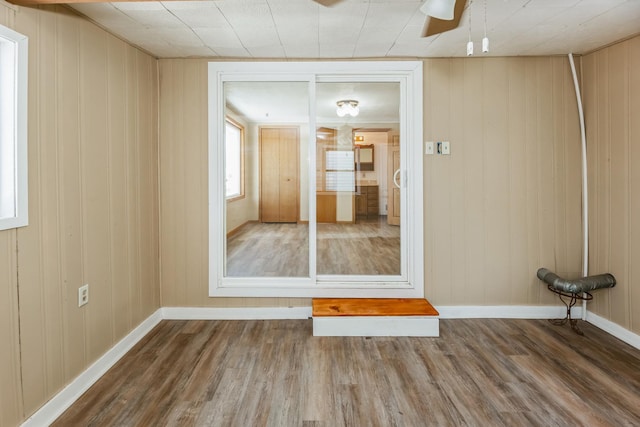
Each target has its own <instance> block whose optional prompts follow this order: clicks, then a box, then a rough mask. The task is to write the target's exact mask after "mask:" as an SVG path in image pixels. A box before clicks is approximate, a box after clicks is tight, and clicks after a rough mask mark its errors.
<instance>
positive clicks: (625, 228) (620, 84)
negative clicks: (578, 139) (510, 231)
mask: <svg viewBox="0 0 640 427" xmlns="http://www.w3.org/2000/svg"><path fill="white" fill-rule="evenodd" d="M582 66H583V76H582V77H583V80H582V82H583V87H584V93H583V96H584V104H585V121H586V128H587V144H588V150H587V153H588V164H589V199H590V200H589V204H590V209H589V216H590V220H589V230H590V231H589V232H590V241H589V253H590V256H589V262H590V272H591V273H592V274H597V273H603V272H610V273H612V274H613V275H614V276H615V277H616V279H617V282H618V283H617V285H616V287H615V288H613V289H611V290H606V291H600V292H597V293H596V294H595V295H594V297H595V298H594V301H593V302H591V303H590V305H589V310H591V311H593V312H595V313H597V314H598V315H600V316H603V317H605V318H606V319H609V320H611V321H613V322H615V323H617V324H619V325H621V326H623V327H625V328H627V329H630V330H631V331H633V332H635V333H640V312H639V310H640V309H639V307H640V37H635V38H632V39H630V40H627V41H624V42H621V43H617V44H615V45H613V46H610V47H607V48H604V49H602V50H599V51H597V52H594V53H591V54H589V55H586V56H585V57H584V58H583V63H582Z"/></svg>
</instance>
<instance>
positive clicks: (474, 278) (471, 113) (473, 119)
mask: <svg viewBox="0 0 640 427" xmlns="http://www.w3.org/2000/svg"><path fill="white" fill-rule="evenodd" d="M458 61H460V62H461V64H460V65H461V66H462V67H463V70H464V71H463V81H462V82H452V83H451V84H462V87H463V90H464V106H463V109H462V112H459V111H455V112H453V113H452V114H455V117H454V120H453V121H452V126H453V125H455V126H461V127H462V128H463V129H464V131H463V133H462V138H463V139H462V140H461V141H451V143H452V144H453V145H454V147H455V148H452V150H451V153H452V154H451V155H452V156H457V155H463V156H464V170H462V171H454V172H453V173H462V174H463V175H464V177H465V189H466V190H465V201H464V206H460V207H456V208H458V209H463V210H464V212H465V218H464V223H463V224H456V227H458V226H462V227H464V230H465V236H464V240H465V246H466V254H465V258H466V260H467V262H466V264H465V268H464V270H465V281H464V282H463V283H458V284H456V286H455V287H457V288H458V289H459V291H458V292H456V294H455V295H454V296H453V298H452V301H451V303H452V304H469V305H471V304H481V301H483V300H484V299H485V289H484V287H485V285H486V282H485V280H486V277H485V256H486V254H485V251H484V250H485V248H484V244H485V240H484V238H485V233H484V230H485V215H484V214H485V210H484V195H483V189H484V186H485V168H484V162H483V161H481V160H482V159H483V158H484V150H485V141H484V140H483V131H482V124H483V121H484V116H483V108H482V106H481V105H479V104H480V102H481V100H482V91H483V89H482V86H483V83H484V76H483V74H482V71H483V69H482V68H483V61H481V60H480V61H476V60H474V61H471V60H469V61H462V60H457V61H456V62H458ZM460 65H459V66H460ZM429 96H433V95H432V94H429ZM432 102H437V99H435V100H432ZM429 127H430V124H427V125H426V126H425V128H426V129H427V131H428V129H429ZM450 129H451V128H449V129H447V131H450ZM460 142H462V144H461V143H460ZM434 182H438V183H439V185H442V184H443V182H441V181H440V180H439V179H438V177H436V178H435V179H434ZM437 209H441V207H440V205H439V204H438V203H434V204H432V205H429V206H425V212H426V213H427V215H429V214H430V213H431V212H432V211H433V210H437ZM445 214H446V213H445ZM434 244H435V245H436V248H437V247H438V246H439V244H440V242H438V241H436V242H434ZM436 250H437V249H436ZM429 279H430V278H426V279H425V281H426V283H425V289H429V288H431V287H434V288H438V287H440V286H450V284H448V283H443V282H437V281H435V280H429Z"/></svg>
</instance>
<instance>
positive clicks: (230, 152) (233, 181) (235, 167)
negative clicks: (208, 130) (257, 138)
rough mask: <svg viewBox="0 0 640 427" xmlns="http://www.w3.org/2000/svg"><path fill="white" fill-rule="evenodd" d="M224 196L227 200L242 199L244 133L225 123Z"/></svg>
mask: <svg viewBox="0 0 640 427" xmlns="http://www.w3.org/2000/svg"><path fill="white" fill-rule="evenodd" d="M224 143H225V146H224V148H225V180H224V182H225V195H226V197H227V200H229V199H234V200H235V199H240V198H242V197H244V132H243V128H242V126H240V125H239V124H237V123H235V122H234V121H232V120H231V119H229V118H227V119H226V121H225V135H224Z"/></svg>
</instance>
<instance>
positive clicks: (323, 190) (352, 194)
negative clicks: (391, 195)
mask: <svg viewBox="0 0 640 427" xmlns="http://www.w3.org/2000/svg"><path fill="white" fill-rule="evenodd" d="M317 141H318V144H317V153H316V156H317V157H316V159H317V160H316V164H317V168H316V174H317V175H316V176H317V189H316V190H317V191H316V196H317V221H318V222H319V223H359V222H365V221H366V222H370V221H375V220H380V219H384V218H380V217H384V216H386V215H387V206H388V179H389V172H388V165H387V163H388V150H389V147H390V146H392V145H393V142H394V141H396V142H397V141H398V132H397V131H394V130H391V129H388V128H386V129H353V128H351V127H349V126H342V127H338V128H331V127H320V128H318V132H317Z"/></svg>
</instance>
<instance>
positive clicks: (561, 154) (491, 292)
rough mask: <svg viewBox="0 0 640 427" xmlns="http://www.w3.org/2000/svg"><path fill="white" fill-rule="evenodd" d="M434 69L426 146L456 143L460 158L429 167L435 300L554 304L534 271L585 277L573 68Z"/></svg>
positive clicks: (521, 64)
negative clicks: (436, 142) (429, 142)
mask: <svg viewBox="0 0 640 427" xmlns="http://www.w3.org/2000/svg"><path fill="white" fill-rule="evenodd" d="M425 63H426V66H425V81H426V82H428V83H427V85H426V87H427V89H425V105H426V106H428V107H427V108H426V109H425V140H446V139H448V140H450V141H451V155H450V156H432V157H427V158H426V159H425V167H426V169H425V200H426V202H425V228H426V238H427V241H426V242H425V244H426V247H427V248H428V251H427V254H426V259H425V264H426V266H427V267H426V268H425V275H426V281H427V282H426V284H425V289H426V293H427V295H428V297H429V298H430V299H432V300H433V302H434V303H435V304H441V305H447V304H453V305H456V304H459V305H467V304H469V305H502V304H505V305H510V304H549V303H552V304H556V303H557V301H555V300H553V296H552V295H549V293H548V292H547V291H546V288H544V287H543V286H542V285H541V284H540V282H539V281H538V280H537V279H536V277H535V272H536V270H537V269H538V268H539V267H541V266H543V265H545V266H548V267H549V268H553V269H555V270H557V271H560V272H562V274H566V275H568V276H572V277H575V276H577V275H579V272H580V253H579V248H580V241H579V239H580V198H581V197H580V169H579V167H580V156H579V144H580V138H579V134H578V133H576V132H575V131H574V130H572V128H573V127H575V128H577V126H578V121H577V114H576V113H575V101H574V100H575V98H574V95H573V93H572V92H570V91H569V90H567V82H570V80H567V79H566V77H565V76H566V75H567V73H570V70H569V66H568V61H567V59H566V58H490V59H479V58H474V59H434V60H427V61H425ZM569 76H570V74H569ZM571 102H573V110H572V109H570V108H568V105H570V103H571ZM576 147H577V150H578V151H577V153H578V155H575V153H576ZM569 154H571V156H570V155H569ZM460 177H463V178H462V179H460ZM574 193H575V194H577V195H574ZM573 205H575V206H573ZM574 251H578V253H577V254H573V253H572V252H574ZM447 252H450V253H449V254H448V256H442V253H445V254H446V253H447ZM460 252H462V254H461V253H460ZM443 270H444V271H443ZM447 270H448V271H447Z"/></svg>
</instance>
